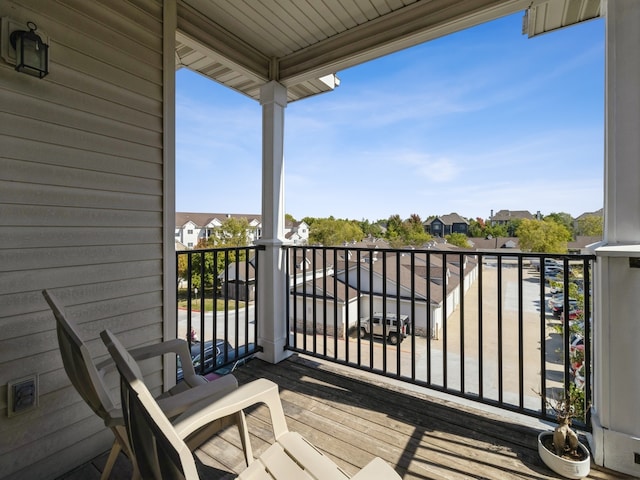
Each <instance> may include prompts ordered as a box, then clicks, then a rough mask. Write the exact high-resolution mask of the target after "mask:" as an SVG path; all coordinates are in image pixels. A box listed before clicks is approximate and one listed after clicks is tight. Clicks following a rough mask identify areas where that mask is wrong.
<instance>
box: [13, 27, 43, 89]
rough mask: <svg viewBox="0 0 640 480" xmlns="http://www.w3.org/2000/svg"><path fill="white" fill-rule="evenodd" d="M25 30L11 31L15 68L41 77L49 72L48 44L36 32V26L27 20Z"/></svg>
mask: <svg viewBox="0 0 640 480" xmlns="http://www.w3.org/2000/svg"><path fill="white" fill-rule="evenodd" d="M27 27H28V28H29V31H28V32H27V31H26V30H16V31H14V32H12V33H11V37H10V41H11V46H12V47H13V48H15V49H16V70H17V71H18V72H23V73H27V74H29V75H33V76H34V77H38V78H43V77H45V76H46V75H47V74H48V73H49V45H47V44H46V43H44V42H43V41H42V39H41V38H40V37H39V36H38V34H36V30H37V28H38V27H37V26H36V24H35V23H33V22H28V23H27Z"/></svg>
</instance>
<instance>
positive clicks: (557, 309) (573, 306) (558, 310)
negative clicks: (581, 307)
mask: <svg viewBox="0 0 640 480" xmlns="http://www.w3.org/2000/svg"><path fill="white" fill-rule="evenodd" d="M577 309H578V301H577V300H574V299H573V298H570V299H569V312H571V311H572V310H577ZM563 310H564V301H563V302H562V303H560V304H559V305H554V306H553V307H551V313H553V316H554V317H556V318H560V317H561V316H562V312H563ZM576 318H577V317H576Z"/></svg>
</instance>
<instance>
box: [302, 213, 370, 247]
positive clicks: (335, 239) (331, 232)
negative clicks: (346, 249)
mask: <svg viewBox="0 0 640 480" xmlns="http://www.w3.org/2000/svg"><path fill="white" fill-rule="evenodd" d="M305 222H306V220H305ZM307 223H309V222H307ZM363 238H364V234H363V233H362V229H361V228H360V225H359V224H358V222H356V221H353V220H340V219H335V218H333V217H329V218H316V219H313V223H312V224H309V243H310V244H312V245H313V244H315V245H318V244H319V245H325V246H338V245H342V244H344V243H345V242H352V241H357V242H359V241H361V240H362V239H363Z"/></svg>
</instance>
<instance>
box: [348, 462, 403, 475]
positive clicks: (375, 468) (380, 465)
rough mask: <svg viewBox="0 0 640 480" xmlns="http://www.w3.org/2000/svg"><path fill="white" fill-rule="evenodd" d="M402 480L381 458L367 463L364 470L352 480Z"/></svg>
mask: <svg viewBox="0 0 640 480" xmlns="http://www.w3.org/2000/svg"><path fill="white" fill-rule="evenodd" d="M394 479H398V480H400V475H398V474H397V473H396V472H395V470H394V469H393V468H391V467H390V466H389V464H388V463H387V462H385V461H384V460H382V459H381V458H379V457H376V458H374V459H373V460H371V461H370V462H369V463H367V464H366V465H365V466H364V468H363V469H362V470H360V471H359V472H358V473H356V474H355V475H354V476H353V477H351V480H394Z"/></svg>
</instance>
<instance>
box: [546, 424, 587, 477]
mask: <svg viewBox="0 0 640 480" xmlns="http://www.w3.org/2000/svg"><path fill="white" fill-rule="evenodd" d="M546 437H549V438H553V432H542V433H540V435H538V454H539V455H540V458H541V459H542V461H543V462H544V463H545V465H546V466H547V467H549V468H550V469H551V470H553V471H554V472H556V473H557V474H559V475H562V476H563V477H565V478H584V477H586V476H587V475H589V472H590V471H591V455H590V454H589V450H588V449H587V447H585V446H584V445H583V444H582V443H579V444H578V450H579V451H581V452H582V453H583V454H584V457H585V459H584V460H570V459H568V458H562V457H558V456H557V455H556V454H555V452H552V451H549V450H548V449H547V447H545V446H544V445H543V443H542V442H543V439H545V438H546Z"/></svg>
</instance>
